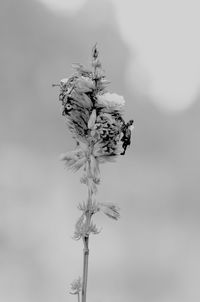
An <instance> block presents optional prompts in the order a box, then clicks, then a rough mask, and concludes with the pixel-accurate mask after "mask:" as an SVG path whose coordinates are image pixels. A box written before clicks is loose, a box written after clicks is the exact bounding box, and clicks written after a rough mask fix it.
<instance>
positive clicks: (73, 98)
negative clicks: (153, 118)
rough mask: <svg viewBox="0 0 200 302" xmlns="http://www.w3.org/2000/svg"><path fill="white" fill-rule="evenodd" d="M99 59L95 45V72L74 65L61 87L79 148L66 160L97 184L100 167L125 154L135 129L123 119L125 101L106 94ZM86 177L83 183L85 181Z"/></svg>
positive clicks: (106, 82) (120, 97)
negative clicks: (70, 74) (81, 169)
mask: <svg viewBox="0 0 200 302" xmlns="http://www.w3.org/2000/svg"><path fill="white" fill-rule="evenodd" d="M98 56H99V52H98V50H97V47H96V45H95V46H94V48H93V50H92V67H93V70H90V69H88V68H85V67H84V66H83V65H81V64H73V68H74V69H75V72H74V74H73V75H72V76H71V77H69V78H66V79H62V80H61V81H60V85H59V86H60V94H59V100H60V101H61V102H62V107H63V115H64V116H65V117H66V121H67V124H68V127H69V130H70V131H71V133H72V136H73V138H74V139H75V140H76V142H77V145H78V147H77V149H76V150H75V151H72V152H68V153H66V154H65V155H64V156H63V160H64V161H65V164H66V166H67V167H69V168H71V169H72V170H73V171H77V170H78V169H80V168H81V167H83V168H84V173H85V176H86V177H90V178H92V179H93V181H94V183H95V184H98V183H99V182H100V173H99V164H100V163H102V162H106V161H111V160H112V159H113V158H115V157H116V156H117V155H123V154H125V152H126V149H127V146H129V145H130V143H131V130H132V128H133V120H131V121H129V122H128V123H125V121H124V119H123V117H122V109H123V107H124V104H125V100H124V98H123V97H122V96H120V95H118V94H116V93H109V92H107V91H106V88H107V85H108V83H109V82H108V81H107V80H106V77H105V73H104V71H103V70H102V67H101V62H100V60H99V58H98ZM88 171H90V172H88ZM88 174H90V175H88ZM85 176H83V178H82V182H86V178H85ZM94 190H95V189H94Z"/></svg>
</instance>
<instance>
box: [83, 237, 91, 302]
mask: <svg viewBox="0 0 200 302" xmlns="http://www.w3.org/2000/svg"><path fill="white" fill-rule="evenodd" d="M83 243H84V249H83V284H82V302H86V292H87V279H88V258H89V248H88V244H89V237H84V238H83Z"/></svg>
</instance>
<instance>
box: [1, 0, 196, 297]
mask: <svg viewBox="0 0 200 302" xmlns="http://www.w3.org/2000/svg"><path fill="white" fill-rule="evenodd" d="M198 11H199V10H198V1H194V0H192V1H184V0H183V1H178V0H174V1H170V0H169V1H165V0H163V1H155V0H150V1H145V0H141V1H136V0H134V1H129V0H124V1H118V0H116V1H114V0H113V1H111V0H110V1H109V0H104V1H98V0H85V1H83V0H82V1H80V0H76V1H61V0H60V1H58V0H57V1H53V0H52V1H50V0H49V1H48V0H43V2H42V1H39V0H37V1H36V0H18V1H12V0H5V1H2V0H1V1H0V15H1V17H0V41H1V47H0V66H1V68H0V87H1V88H0V94H1V110H0V135H1V137H0V140H1V145H0V187H1V190H0V301H2V302H55V301H56V302H58V301H59V302H65V301H76V297H74V296H70V295H69V284H70V283H71V282H72V281H73V279H75V278H76V277H78V276H79V275H82V242H81V241H80V242H75V241H73V240H72V239H71V237H72V235H73V231H74V224H75V222H76V219H77V218H78V215H79V212H78V210H77V208H76V206H77V204H78V203H79V202H80V201H83V200H84V198H85V197H86V194H87V192H86V188H85V187H84V186H83V185H81V184H80V182H79V177H80V173H77V174H72V173H71V172H69V171H67V170H66V169H65V168H64V167H63V163H62V162H60V161H59V155H60V154H61V153H63V152H66V151H68V150H71V149H72V148H73V147H74V142H73V141H72V139H71V137H70V134H69V131H68V129H67V127H66V124H65V120H64V118H63V117H62V116H61V111H62V110H61V104H60V103H59V101H58V89H57V88H52V87H51V84H52V83H56V82H59V81H60V79H62V78H64V77H67V76H69V75H70V74H71V73H72V69H71V63H74V62H80V63H83V64H85V65H89V64H90V55H91V49H92V47H93V45H94V44H95V42H98V47H99V51H100V58H101V61H102V63H103V67H104V69H105V70H106V74H107V77H108V79H109V80H111V85H110V91H111V92H116V93H118V94H121V95H123V96H124V97H125V99H126V107H125V118H126V119H130V118H134V120H135V132H134V135H133V139H132V146H131V147H130V148H129V149H128V151H127V154H126V156H124V157H121V158H120V159H119V160H118V161H117V162H116V163H115V164H107V165H103V166H102V167H101V175H102V182H101V185H100V187H99V194H98V201H113V202H117V203H118V204H119V205H120V208H121V219H120V221H119V222H115V221H111V220H109V219H107V217H105V216H102V215H100V214H99V215H97V216H96V223H97V225H98V226H99V227H100V228H101V227H102V232H101V233H100V235H97V236H93V237H91V240H90V248H91V250H90V262H89V281H88V282H89V283H88V302H90V301H91V302H121V301H134V302H197V301H200V287H199V284H200V241H199V235H200V220H199V217H200V203H199V194H200V186H199V176H200V169H199V163H200V157H199V154H200V140H199V127H200V119H199V116H200V102H199V97H200V94H199V83H200V80H199V75H200V60H199V55H198V54H199V48H200V40H199V34H197V33H198V31H199V23H198V22H199V21H198V19H199V18H197V17H198Z"/></svg>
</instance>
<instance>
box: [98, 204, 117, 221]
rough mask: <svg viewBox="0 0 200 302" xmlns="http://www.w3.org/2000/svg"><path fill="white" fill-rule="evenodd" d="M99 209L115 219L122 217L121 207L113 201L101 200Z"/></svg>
mask: <svg viewBox="0 0 200 302" xmlns="http://www.w3.org/2000/svg"><path fill="white" fill-rule="evenodd" d="M99 209H100V210H101V211H102V212H103V213H104V214H105V215H107V216H108V217H109V218H112V219H115V220H118V219H119V218H120V214H119V207H118V206H117V205H115V204H114V203H112V202H100V203H99Z"/></svg>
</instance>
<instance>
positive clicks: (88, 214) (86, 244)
mask: <svg viewBox="0 0 200 302" xmlns="http://www.w3.org/2000/svg"><path fill="white" fill-rule="evenodd" d="M91 181H93V180H92V179H90V178H88V202H87V212H86V213H85V215H86V226H87V228H89V226H90V221H91V212H90V209H91V205H92V188H91ZM83 245H84V249H83V281H82V302H86V293H87V279H88V260H89V234H86V235H85V236H84V237H83Z"/></svg>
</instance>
